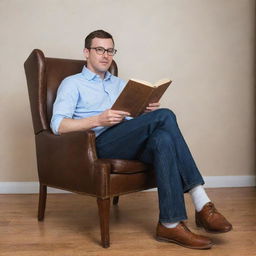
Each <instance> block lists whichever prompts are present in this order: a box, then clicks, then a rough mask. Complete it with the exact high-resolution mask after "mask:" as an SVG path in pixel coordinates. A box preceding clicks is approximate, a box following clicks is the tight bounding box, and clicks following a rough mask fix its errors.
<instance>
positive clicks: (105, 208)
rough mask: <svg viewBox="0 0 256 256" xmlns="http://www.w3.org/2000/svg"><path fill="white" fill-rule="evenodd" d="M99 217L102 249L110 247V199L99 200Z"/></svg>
mask: <svg viewBox="0 0 256 256" xmlns="http://www.w3.org/2000/svg"><path fill="white" fill-rule="evenodd" d="M97 203H98V208H99V217H100V231H101V244H102V247H104V248H107V247H109V245H110V243H109V213H110V198H107V199H102V198H97Z"/></svg>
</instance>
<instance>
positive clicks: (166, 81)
mask: <svg viewBox="0 0 256 256" xmlns="http://www.w3.org/2000/svg"><path fill="white" fill-rule="evenodd" d="M170 81H171V79H169V78H164V79H161V80H159V81H157V82H156V83H154V84H153V87H158V86H159V85H161V84H165V83H168V82H170Z"/></svg>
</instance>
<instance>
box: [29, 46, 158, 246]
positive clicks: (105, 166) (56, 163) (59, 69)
mask: <svg viewBox="0 0 256 256" xmlns="http://www.w3.org/2000/svg"><path fill="white" fill-rule="evenodd" d="M83 65H85V61H83V60H70V59H58V58H46V57H45V56H44V54H43V52H42V51H41V50H39V49H35V50H33V51H32V53H31V54H30V56H29V57H28V58H27V60H26V61H25V63H24V67H25V73H26V78H27V85H28V93H29V99H30V107H31V114H32V121H33V127H34V134H35V142H36V155H37V167H38V175H39V182H40V194H39V208H38V219H39V220H42V219H43V218H44V212H45V201H46V188H47V186H51V187H56V188H60V189H64V190H68V191H73V192H77V193H82V194H87V195H91V196H94V197H97V202H98V206H99V215H100V223H101V238H102V245H103V247H108V246H109V229H108V225H109V224H108V223H109V200H110V198H111V197H118V196H119V195H122V194H126V193H130V192H135V191H140V190H144V189H149V188H153V187H155V186H156V184H155V176H154V173H153V170H152V167H151V166H148V165H146V164H143V163H141V162H139V161H135V160H134V161H130V160H121V159H99V158H98V157H97V152H96V147H95V134H94V132H93V131H86V132H71V133H67V134H62V135H60V136H56V135H54V134H53V133H52V132H51V130H50V119H51V116H52V106H53V103H54V100H55V97H56V92H57V89H58V86H59V84H60V82H61V81H62V80H63V79H64V78H65V77H67V76H69V75H72V74H75V73H79V72H81V70H82V67H83ZM110 72H111V73H112V74H114V75H117V72H118V70H117V65H116V63H115V62H114V61H113V63H112V65H111V67H110Z"/></svg>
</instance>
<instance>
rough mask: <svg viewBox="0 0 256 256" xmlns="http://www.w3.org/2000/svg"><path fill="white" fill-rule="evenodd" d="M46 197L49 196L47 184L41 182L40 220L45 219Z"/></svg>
mask: <svg viewBox="0 0 256 256" xmlns="http://www.w3.org/2000/svg"><path fill="white" fill-rule="evenodd" d="M46 197H47V186H46V185H43V184H41V183H40V188H39V204H38V216H37V218H38V220H39V221H42V220H43V219H44V212H45V205H46Z"/></svg>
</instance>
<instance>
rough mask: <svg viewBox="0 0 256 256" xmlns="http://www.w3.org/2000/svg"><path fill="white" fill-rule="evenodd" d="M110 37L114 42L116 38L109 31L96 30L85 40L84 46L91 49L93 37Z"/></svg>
mask: <svg viewBox="0 0 256 256" xmlns="http://www.w3.org/2000/svg"><path fill="white" fill-rule="evenodd" d="M96 37H97V38H110V39H112V41H113V44H115V43H114V39H113V37H112V35H111V34H109V33H108V32H106V31H104V30H101V29H100V30H95V31H93V32H91V33H90V34H89V35H88V36H87V37H86V38H85V40H84V48H87V49H89V48H90V47H91V46H92V39H93V38H96Z"/></svg>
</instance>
